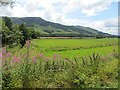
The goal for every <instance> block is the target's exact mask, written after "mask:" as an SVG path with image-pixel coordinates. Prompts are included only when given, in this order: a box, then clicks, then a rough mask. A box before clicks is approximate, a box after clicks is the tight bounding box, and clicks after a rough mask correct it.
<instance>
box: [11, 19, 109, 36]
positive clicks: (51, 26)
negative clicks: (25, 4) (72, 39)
mask: <svg viewBox="0 0 120 90" xmlns="http://www.w3.org/2000/svg"><path fill="white" fill-rule="evenodd" d="M11 19H12V21H13V23H14V24H22V23H25V24H26V26H28V27H34V29H35V30H36V31H39V32H40V33H41V35H43V36H44V35H45V36H47V35H48V36H87V37H95V36H99V37H107V36H111V34H108V33H104V32H101V31H98V30H96V29H93V28H90V27H84V26H78V25H76V26H72V25H62V24H59V23H54V22H51V21H46V20H44V19H42V18H40V17H22V18H18V17H11Z"/></svg>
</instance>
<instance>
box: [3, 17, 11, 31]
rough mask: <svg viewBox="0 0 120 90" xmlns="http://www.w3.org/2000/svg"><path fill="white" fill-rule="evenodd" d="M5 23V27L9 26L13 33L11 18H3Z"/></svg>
mask: <svg viewBox="0 0 120 90" xmlns="http://www.w3.org/2000/svg"><path fill="white" fill-rule="evenodd" d="M3 21H4V22H5V26H7V27H8V29H9V30H11V31H12V26H13V24H12V20H11V19H10V18H9V17H3Z"/></svg>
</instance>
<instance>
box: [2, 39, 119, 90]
mask: <svg viewBox="0 0 120 90" xmlns="http://www.w3.org/2000/svg"><path fill="white" fill-rule="evenodd" d="M117 43H118V42H117V39H116V38H114V39H107V38H106V39H36V40H32V41H31V44H30V45H29V44H28V45H29V46H28V45H27V46H26V45H25V46H24V47H23V48H22V49H20V48H19V46H17V47H14V48H9V49H8V50H7V51H8V52H6V51H5V50H3V51H1V52H3V53H2V54H3V57H2V58H3V65H2V66H3V67H2V69H3V71H4V72H2V82H3V88H4V89H8V88H10V87H16V88H117V87H118V67H117V66H118V45H117ZM94 52H95V53H94ZM10 53H11V54H10ZM0 54H1V53H0ZM59 54H60V55H59ZM61 55H62V56H61ZM6 61H7V62H6Z"/></svg>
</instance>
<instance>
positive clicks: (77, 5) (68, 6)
mask: <svg viewBox="0 0 120 90" xmlns="http://www.w3.org/2000/svg"><path fill="white" fill-rule="evenodd" d="M112 2H118V0H92V1H91V0H49V1H48V0H16V4H15V6H14V7H13V8H10V7H0V16H12V17H41V18H43V19H45V20H48V21H52V22H57V23H61V24H66V25H82V26H89V27H92V28H95V29H98V30H100V31H103V32H108V33H113V34H117V29H116V26H117V25H116V22H117V19H114V18H112V19H110V20H100V21H91V20H85V19H84V20H83V19H71V18H68V17H67V16H68V15H69V13H73V12H74V11H80V12H81V13H83V14H84V15H85V16H87V17H91V16H95V15H98V14H100V13H102V11H104V10H107V9H109V6H110V5H111V3H112Z"/></svg>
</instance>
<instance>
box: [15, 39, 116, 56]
mask: <svg viewBox="0 0 120 90" xmlns="http://www.w3.org/2000/svg"><path fill="white" fill-rule="evenodd" d="M117 48H118V39H117V38H112V39H108V38H106V39H35V40H32V41H31V47H30V51H31V52H33V51H34V53H32V55H35V54H36V53H43V54H44V55H45V56H48V57H51V56H53V55H54V54H60V55H62V56H63V57H64V58H65V57H66V58H74V57H79V56H88V55H92V53H94V52H96V53H99V54H101V55H107V54H109V53H111V52H113V50H116V51H117V50H118V49H117ZM18 51H19V52H21V53H23V51H24V49H22V50H18ZM18 51H17V52H18Z"/></svg>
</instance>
